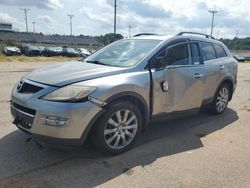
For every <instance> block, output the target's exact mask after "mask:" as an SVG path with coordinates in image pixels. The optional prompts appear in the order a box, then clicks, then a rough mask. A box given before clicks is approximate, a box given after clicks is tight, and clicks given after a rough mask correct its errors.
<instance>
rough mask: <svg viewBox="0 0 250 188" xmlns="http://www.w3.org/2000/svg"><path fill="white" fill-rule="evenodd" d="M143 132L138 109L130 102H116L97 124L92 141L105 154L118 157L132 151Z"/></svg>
mask: <svg viewBox="0 0 250 188" xmlns="http://www.w3.org/2000/svg"><path fill="white" fill-rule="evenodd" d="M119 114H120V115H119ZM141 132H142V114H141V112H140V110H139V109H138V107H137V106H136V105H134V104H133V103H131V102H128V101H116V102H114V103H111V104H110V105H109V106H108V108H107V112H106V113H105V114H104V115H103V116H102V117H101V118H100V119H99V120H98V121H97V122H96V123H95V127H94V130H93V134H92V136H91V138H92V139H91V140H92V143H93V144H94V146H95V147H96V148H97V149H99V150H100V151H102V152H103V153H104V154H108V155H117V154H121V153H124V152H125V151H127V150H129V149H131V148H132V147H133V145H134V143H135V141H136V140H137V138H138V137H139V135H140V134H141Z"/></svg>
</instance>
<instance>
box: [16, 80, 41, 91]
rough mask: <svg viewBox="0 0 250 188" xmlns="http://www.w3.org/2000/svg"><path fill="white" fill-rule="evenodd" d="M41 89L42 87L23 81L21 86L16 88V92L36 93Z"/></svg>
mask: <svg viewBox="0 0 250 188" xmlns="http://www.w3.org/2000/svg"><path fill="white" fill-rule="evenodd" d="M42 89H43V88H42V87H39V86H35V85H32V84H29V83H26V82H24V83H23V84H22V86H21V88H20V89H19V90H18V93H36V92H38V91H40V90H42Z"/></svg>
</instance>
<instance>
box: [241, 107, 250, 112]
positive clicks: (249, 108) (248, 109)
mask: <svg viewBox="0 0 250 188" xmlns="http://www.w3.org/2000/svg"><path fill="white" fill-rule="evenodd" d="M240 110H245V111H248V112H250V107H249V106H244V107H242V108H241V109H240Z"/></svg>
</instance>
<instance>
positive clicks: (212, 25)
mask: <svg viewBox="0 0 250 188" xmlns="http://www.w3.org/2000/svg"><path fill="white" fill-rule="evenodd" d="M208 12H210V13H211V14H212V24H211V34H210V35H211V36H213V29H214V15H215V14H216V13H218V11H217V10H209V11H208Z"/></svg>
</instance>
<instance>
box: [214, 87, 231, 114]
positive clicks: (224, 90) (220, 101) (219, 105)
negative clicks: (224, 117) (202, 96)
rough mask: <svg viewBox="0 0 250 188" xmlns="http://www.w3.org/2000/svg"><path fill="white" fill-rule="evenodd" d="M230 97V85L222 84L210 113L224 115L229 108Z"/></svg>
mask: <svg viewBox="0 0 250 188" xmlns="http://www.w3.org/2000/svg"><path fill="white" fill-rule="evenodd" d="M230 95H231V90H230V88H229V86H228V84H222V85H221V86H220V87H219V89H218V90H217V92H216V94H215V96H214V99H213V102H212V103H211V105H210V108H209V111H210V112H211V113H212V114H214V115H219V114H222V113H223V112H224V111H225V110H226V108H227V104H228V101H229V97H230Z"/></svg>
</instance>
